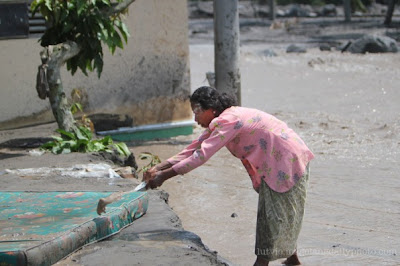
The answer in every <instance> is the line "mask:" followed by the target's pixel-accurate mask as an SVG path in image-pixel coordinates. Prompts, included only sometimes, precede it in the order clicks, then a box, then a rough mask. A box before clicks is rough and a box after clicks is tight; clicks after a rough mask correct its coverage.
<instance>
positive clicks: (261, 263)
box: [254, 256, 269, 266]
mask: <svg viewBox="0 0 400 266" xmlns="http://www.w3.org/2000/svg"><path fill="white" fill-rule="evenodd" d="M268 264H269V261H267V260H265V259H263V258H262V257H260V256H257V259H256V261H255V262H254V266H268Z"/></svg>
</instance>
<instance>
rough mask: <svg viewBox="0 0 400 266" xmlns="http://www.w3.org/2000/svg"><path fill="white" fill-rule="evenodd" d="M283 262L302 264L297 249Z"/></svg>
mask: <svg viewBox="0 0 400 266" xmlns="http://www.w3.org/2000/svg"><path fill="white" fill-rule="evenodd" d="M282 264H284V265H301V262H300V260H299V257H298V256H297V251H295V252H294V253H293V255H292V256H290V257H289V258H287V259H286V260H284V261H283V262H282Z"/></svg>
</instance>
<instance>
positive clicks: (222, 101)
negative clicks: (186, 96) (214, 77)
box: [190, 86, 237, 116]
mask: <svg viewBox="0 0 400 266" xmlns="http://www.w3.org/2000/svg"><path fill="white" fill-rule="evenodd" d="M190 102H191V103H198V104H200V106H201V108H202V109H204V110H208V109H210V108H211V109H213V110H215V111H216V114H215V115H216V116H219V115H220V114H221V113H222V112H223V111H224V110H225V109H227V108H229V107H231V106H236V105H237V101H236V97H235V96H233V95H230V94H228V93H225V92H223V93H219V92H218V91H217V90H216V89H215V88H212V87H208V86H203V87H200V88H198V89H196V90H195V91H194V92H193V94H192V96H190Z"/></svg>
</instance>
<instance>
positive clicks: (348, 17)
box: [343, 0, 351, 22]
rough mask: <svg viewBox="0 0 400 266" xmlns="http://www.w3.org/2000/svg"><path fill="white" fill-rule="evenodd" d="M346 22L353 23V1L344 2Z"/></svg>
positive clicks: (346, 0) (344, 0)
mask: <svg viewBox="0 0 400 266" xmlns="http://www.w3.org/2000/svg"><path fill="white" fill-rule="evenodd" d="M343 9H344V21H345V22H350V21H351V0H343Z"/></svg>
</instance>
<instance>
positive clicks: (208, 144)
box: [167, 106, 314, 192]
mask: <svg viewBox="0 0 400 266" xmlns="http://www.w3.org/2000/svg"><path fill="white" fill-rule="evenodd" d="M223 146H226V147H227V148H228V150H229V151H230V152H231V153H232V154H233V155H234V156H235V157H237V158H239V159H240V160H241V161H242V163H243V165H244V167H245V168H246V170H247V172H248V173H249V175H250V178H251V180H252V183H253V187H254V189H255V190H256V191H258V188H259V187H260V184H261V178H262V179H264V180H265V182H266V183H267V184H268V186H269V187H270V188H271V189H273V190H274V191H277V192H286V191H288V190H290V189H291V188H292V187H293V186H294V185H295V184H296V183H297V181H298V180H299V179H300V178H301V177H302V176H303V174H304V171H305V168H306V166H307V164H308V163H309V161H311V160H312V159H313V158H314V155H313V153H312V152H311V151H310V150H309V149H308V147H307V146H306V144H305V143H304V142H303V140H302V139H301V138H300V137H299V136H298V135H297V134H296V133H295V132H294V131H293V130H292V129H290V128H289V127H288V126H287V125H286V123H284V122H282V121H280V120H279V119H277V118H276V117H274V116H272V115H270V114H267V113H264V112H262V111H259V110H256V109H251V108H245V107H236V106H235V107H230V108H228V109H226V110H225V111H224V112H222V114H220V116H219V117H216V118H214V119H213V120H212V121H211V123H210V125H209V128H208V129H206V130H205V131H204V132H203V133H202V134H201V135H200V137H199V138H198V139H197V140H194V141H193V142H192V143H191V144H190V145H189V146H188V147H186V148H185V149H184V150H183V151H181V152H180V153H178V154H176V155H175V156H173V157H171V158H169V159H168V160H167V161H168V162H169V163H171V164H172V165H173V166H172V168H173V169H174V170H175V172H177V173H178V174H185V173H187V172H189V171H191V170H193V169H194V168H196V167H199V166H200V165H202V164H203V163H205V162H206V161H207V160H208V159H209V158H210V157H211V156H212V155H213V154H214V153H216V152H217V151H218V150H219V149H221V148H222V147H223Z"/></svg>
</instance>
